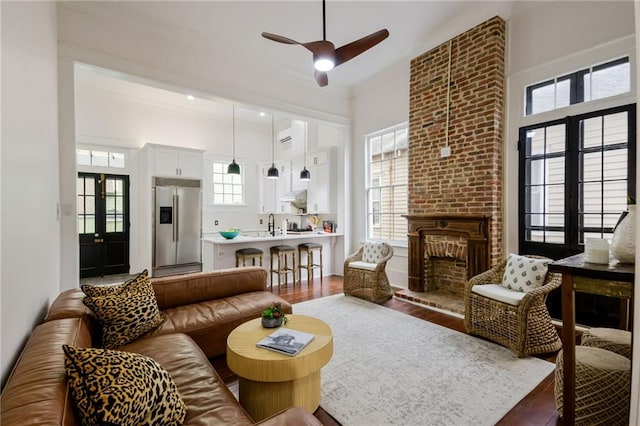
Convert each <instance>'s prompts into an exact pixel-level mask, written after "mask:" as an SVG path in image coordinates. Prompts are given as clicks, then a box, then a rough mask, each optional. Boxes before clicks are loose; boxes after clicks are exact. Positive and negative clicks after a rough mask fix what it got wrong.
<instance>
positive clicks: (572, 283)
mask: <svg viewBox="0 0 640 426" xmlns="http://www.w3.org/2000/svg"><path fill="white" fill-rule="evenodd" d="M634 270H635V265H633V264H624V263H618V262H617V261H615V260H613V261H612V262H610V263H609V264H608V265H600V264H596V263H588V262H585V261H584V254H583V253H581V254H577V255H575V256H571V257H567V258H565V259H561V260H558V261H555V262H553V263H551V264H549V271H551V272H559V273H561V274H562V354H563V362H564V371H563V374H564V376H563V389H562V392H563V407H562V418H563V424H565V425H573V424H574V423H575V402H576V401H575V398H576V393H575V385H576V377H575V374H576V370H575V361H576V348H575V343H576V335H575V326H576V314H575V292H576V291H579V292H583V293H590V294H596V295H600V296H608V297H616V298H619V299H627V300H631V301H632V300H633V281H634ZM630 312H633V308H632V307H631V308H630V309H628V310H627V309H625V310H623V312H622V313H621V317H624V316H628V315H629V313H630ZM625 314H626V315H625ZM623 321H624V323H625V324H627V325H628V324H630V323H631V321H630V319H629V318H621V323H622V322H623ZM623 328H627V327H623Z"/></svg>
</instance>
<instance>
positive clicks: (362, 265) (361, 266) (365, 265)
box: [349, 260, 378, 271]
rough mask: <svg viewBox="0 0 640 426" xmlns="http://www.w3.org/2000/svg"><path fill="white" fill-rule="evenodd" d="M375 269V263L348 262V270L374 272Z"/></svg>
mask: <svg viewBox="0 0 640 426" xmlns="http://www.w3.org/2000/svg"><path fill="white" fill-rule="evenodd" d="M377 267H378V264H377V263H367V262H362V261H360V260H356V261H354V262H349V268H356V269H365V270H367V271H375V270H376V268H377Z"/></svg>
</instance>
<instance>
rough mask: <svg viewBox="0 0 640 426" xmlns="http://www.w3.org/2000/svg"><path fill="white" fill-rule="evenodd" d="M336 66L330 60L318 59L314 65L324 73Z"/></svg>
mask: <svg viewBox="0 0 640 426" xmlns="http://www.w3.org/2000/svg"><path fill="white" fill-rule="evenodd" d="M334 65H335V64H334V63H333V60H332V59H330V58H316V60H315V62H314V63H313V66H314V67H315V69H317V70H318V71H322V72H326V71H330V70H332V69H333V67H334Z"/></svg>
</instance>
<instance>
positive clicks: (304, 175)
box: [300, 121, 311, 181]
mask: <svg viewBox="0 0 640 426" xmlns="http://www.w3.org/2000/svg"><path fill="white" fill-rule="evenodd" d="M300 180H302V181H309V180H311V173H310V172H309V170H307V122H306V121H305V122H304V168H303V169H302V171H301V172H300Z"/></svg>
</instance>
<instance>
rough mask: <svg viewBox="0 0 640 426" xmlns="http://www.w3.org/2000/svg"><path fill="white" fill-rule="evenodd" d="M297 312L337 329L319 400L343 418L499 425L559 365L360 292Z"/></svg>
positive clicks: (352, 424) (353, 423)
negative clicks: (397, 308) (360, 295)
mask: <svg viewBox="0 0 640 426" xmlns="http://www.w3.org/2000/svg"><path fill="white" fill-rule="evenodd" d="M293 312H294V313H295V314H304V315H309V316H313V317H316V318H319V319H321V320H323V321H324V322H326V323H327V324H329V326H331V329H332V330H333V336H334V352H333V357H332V359H331V361H329V363H328V364H327V365H326V366H325V367H324V368H323V369H322V371H321V378H322V399H321V402H320V406H321V407H322V408H323V409H324V410H325V411H327V412H328V413H329V414H331V415H332V416H333V417H334V418H335V419H336V420H338V421H339V422H340V423H341V424H343V425H345V426H359V425H389V424H393V425H412V426H413V425H455V426H461V425H493V424H495V423H496V422H497V421H498V420H500V419H501V418H502V417H503V416H504V415H505V414H506V413H507V412H508V411H509V410H510V409H511V408H513V407H514V406H515V405H516V404H517V403H518V402H519V401H520V400H521V399H522V398H524V397H525V396H526V395H527V394H528V393H529V392H531V391H532V390H533V389H534V388H535V387H536V386H537V385H538V383H540V382H541V381H542V380H543V379H544V378H545V377H547V376H548V375H549V374H550V373H551V372H552V371H553V369H554V367H555V366H554V364H552V363H550V362H547V361H544V360H540V359H537V358H522V359H519V358H517V357H516V356H515V355H514V354H513V353H512V352H511V351H510V350H508V349H506V348H504V347H502V346H499V345H495V344H493V343H490V342H487V341H484V340H481V339H478V338H475V337H472V336H469V335H467V334H464V333H459V332H457V331H453V330H450V329H448V328H445V327H442V326H439V325H437V324H433V323H430V322H427V321H424V320H421V319H418V318H415V317H412V316H409V315H406V314H403V313H401V312H398V311H394V310H392V309H389V308H385V307H382V306H379V305H376V304H374V303H369V302H367V301H364V300H361V299H357V298H355V297H349V296H344V295H334V296H328V297H323V298H320V299H314V300H311V301H308V302H303V303H298V304H295V305H294V307H293Z"/></svg>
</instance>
